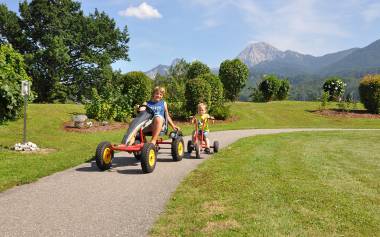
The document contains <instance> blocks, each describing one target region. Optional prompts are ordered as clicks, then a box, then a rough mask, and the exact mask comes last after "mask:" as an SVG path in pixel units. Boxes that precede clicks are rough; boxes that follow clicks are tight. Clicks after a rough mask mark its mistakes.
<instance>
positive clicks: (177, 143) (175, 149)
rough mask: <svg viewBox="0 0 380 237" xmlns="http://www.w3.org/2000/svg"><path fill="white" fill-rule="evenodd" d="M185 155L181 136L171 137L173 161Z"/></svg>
mask: <svg viewBox="0 0 380 237" xmlns="http://www.w3.org/2000/svg"><path fill="white" fill-rule="evenodd" d="M184 155H185V145H184V141H183V138H182V137H181V136H179V137H177V138H175V139H173V141H172V157H173V160H174V161H180V160H182V158H183V156H184Z"/></svg>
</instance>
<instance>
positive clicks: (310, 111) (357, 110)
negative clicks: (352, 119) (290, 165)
mask: <svg viewBox="0 0 380 237" xmlns="http://www.w3.org/2000/svg"><path fill="white" fill-rule="evenodd" d="M320 111H334V112H338V113H353V114H370V113H368V111H367V110H363V109H353V110H348V111H346V110H343V109H322V110H320V109H313V110H311V109H306V110H305V112H309V113H315V112H320Z"/></svg>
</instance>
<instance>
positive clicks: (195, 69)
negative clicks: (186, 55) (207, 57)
mask: <svg viewBox="0 0 380 237" xmlns="http://www.w3.org/2000/svg"><path fill="white" fill-rule="evenodd" d="M208 73H211V70H210V68H209V67H208V66H207V65H206V64H204V63H202V62H201V61H198V60H196V61H194V62H192V63H191V64H190V66H189V69H188V70H187V75H186V77H187V78H188V79H194V78H197V77H199V76H201V75H203V74H208Z"/></svg>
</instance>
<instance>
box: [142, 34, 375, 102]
mask: <svg viewBox="0 0 380 237" xmlns="http://www.w3.org/2000/svg"><path fill="white" fill-rule="evenodd" d="M236 58H238V59H240V60H241V61H242V62H244V63H245V64H246V65H247V66H248V67H249V69H250V79H249V82H248V83H247V86H255V85H256V84H257V82H258V81H260V79H261V77H262V75H263V74H276V75H278V76H280V77H286V78H288V79H289V81H290V83H291V85H292V88H293V89H292V90H293V92H291V93H298V94H297V95H296V96H295V95H293V96H292V97H291V98H293V99H302V100H304V99H316V98H317V97H318V96H319V94H318V93H320V91H321V86H322V84H323V82H324V80H325V78H326V77H328V76H340V77H342V78H343V79H344V80H345V81H346V82H347V84H348V85H347V89H346V92H347V93H354V96H355V95H356V97H357V96H358V92H357V87H358V84H359V80H360V78H361V77H362V76H363V75H365V74H368V73H380V40H377V41H375V42H373V43H371V44H370V45H368V46H366V47H363V48H351V49H347V50H342V51H339V52H335V53H330V54H326V55H323V56H318V57H317V56H313V55H308V54H302V53H299V52H296V51H292V50H286V51H282V50H279V49H277V48H276V47H274V46H272V45H270V44H268V43H265V42H258V43H252V44H249V45H248V46H247V47H245V48H244V49H243V50H242V51H241V52H240V53H239V54H238V55H237V57H236ZM174 62H175V61H174ZM174 62H173V63H174ZM173 63H172V64H173ZM169 67H170V66H166V65H159V66H157V67H155V68H153V69H152V70H150V71H148V72H146V74H147V75H149V76H150V77H151V78H154V77H155V75H156V74H157V73H159V74H161V75H167V72H168V69H169ZM218 70H219V69H218V68H215V69H213V71H215V72H217V71H218ZM246 91H247V90H246Z"/></svg>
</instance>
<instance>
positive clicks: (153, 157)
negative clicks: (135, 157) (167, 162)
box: [141, 143, 157, 173]
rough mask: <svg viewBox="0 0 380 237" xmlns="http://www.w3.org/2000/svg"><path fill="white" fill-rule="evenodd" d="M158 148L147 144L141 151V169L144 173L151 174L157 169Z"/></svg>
mask: <svg viewBox="0 0 380 237" xmlns="http://www.w3.org/2000/svg"><path fill="white" fill-rule="evenodd" d="M156 161H157V154H156V147H155V145H154V144H152V143H145V144H144V146H143V149H142V151H141V169H142V171H143V173H151V172H153V170H154V168H155V167H156Z"/></svg>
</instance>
